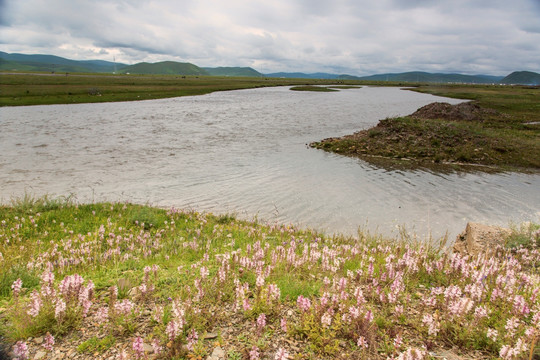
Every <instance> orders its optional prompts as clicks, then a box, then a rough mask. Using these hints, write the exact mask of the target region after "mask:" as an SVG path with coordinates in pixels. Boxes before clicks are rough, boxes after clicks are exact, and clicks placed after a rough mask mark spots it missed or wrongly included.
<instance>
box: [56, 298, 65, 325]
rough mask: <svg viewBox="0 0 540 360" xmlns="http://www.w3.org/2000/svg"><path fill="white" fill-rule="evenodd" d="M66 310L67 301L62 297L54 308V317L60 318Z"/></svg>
mask: <svg viewBox="0 0 540 360" xmlns="http://www.w3.org/2000/svg"><path fill="white" fill-rule="evenodd" d="M65 312H66V302H65V301H64V300H62V299H58V301H57V302H56V306H55V308H54V318H55V319H56V320H60V319H61V317H62V315H64V313H65Z"/></svg>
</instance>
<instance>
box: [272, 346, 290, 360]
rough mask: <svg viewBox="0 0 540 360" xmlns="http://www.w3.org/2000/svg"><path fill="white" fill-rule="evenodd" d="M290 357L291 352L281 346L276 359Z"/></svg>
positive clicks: (284, 359) (285, 359)
mask: <svg viewBox="0 0 540 360" xmlns="http://www.w3.org/2000/svg"><path fill="white" fill-rule="evenodd" d="M288 358H289V353H288V352H287V350H285V349H284V348H279V349H278V351H276V356H274V360H287V359H288Z"/></svg>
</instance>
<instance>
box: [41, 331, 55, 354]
mask: <svg viewBox="0 0 540 360" xmlns="http://www.w3.org/2000/svg"><path fill="white" fill-rule="evenodd" d="M53 346H54V336H52V335H51V333H50V332H48V331H47V334H46V335H45V342H44V343H43V347H44V348H45V349H47V350H49V351H52V349H53Z"/></svg>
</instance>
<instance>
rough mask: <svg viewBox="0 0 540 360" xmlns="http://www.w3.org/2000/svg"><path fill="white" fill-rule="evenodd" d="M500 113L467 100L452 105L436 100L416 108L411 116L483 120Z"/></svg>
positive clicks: (418, 117)
mask: <svg viewBox="0 0 540 360" xmlns="http://www.w3.org/2000/svg"><path fill="white" fill-rule="evenodd" d="M497 115H500V114H499V113H498V112H497V111H495V110H493V109H486V108H483V107H481V106H480V105H478V104H475V103H471V102H465V103H461V104H457V105H450V104H449V103H444V102H434V103H431V104H428V105H426V106H422V107H421V108H420V109H418V110H416V111H415V112H414V113H413V114H411V115H410V116H411V117H414V118H417V119H445V120H467V121H482V120H484V119H485V118H486V117H491V116H497Z"/></svg>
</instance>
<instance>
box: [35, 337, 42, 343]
mask: <svg viewBox="0 0 540 360" xmlns="http://www.w3.org/2000/svg"><path fill="white" fill-rule="evenodd" d="M34 342H35V343H36V344H38V345H39V344H43V336H40V337H37V338H35V339H34Z"/></svg>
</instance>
